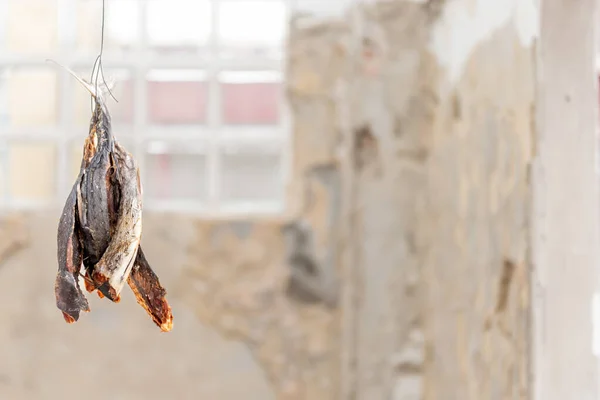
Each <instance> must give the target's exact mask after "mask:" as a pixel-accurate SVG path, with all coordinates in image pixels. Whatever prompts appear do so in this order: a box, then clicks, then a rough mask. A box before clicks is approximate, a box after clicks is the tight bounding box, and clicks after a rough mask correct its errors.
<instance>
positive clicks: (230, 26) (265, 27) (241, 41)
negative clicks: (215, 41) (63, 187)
mask: <svg viewBox="0 0 600 400" xmlns="http://www.w3.org/2000/svg"><path fill="white" fill-rule="evenodd" d="M219 7H220V8H219V18H218V32H219V43H220V45H221V46H223V47H222V50H223V51H224V52H225V53H227V54H229V55H240V53H241V54H244V53H247V52H253V53H257V52H258V53H264V54H271V55H278V56H279V55H280V53H281V48H282V46H283V42H284V38H285V32H286V24H287V17H286V9H285V4H284V3H283V1H274V0H249V1H227V2H221V3H220V4H219Z"/></svg>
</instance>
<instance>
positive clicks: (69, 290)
mask: <svg viewBox="0 0 600 400" xmlns="http://www.w3.org/2000/svg"><path fill="white" fill-rule="evenodd" d="M80 182H81V174H80V175H79V177H78V178H77V180H76V181H75V184H74V185H73V188H72V190H71V193H70V194H69V196H68V198H67V201H66V202H65V205H64V208H63V212H62V215H61V217H60V221H59V223H58V234H57V256H58V273H57V275H56V280H55V283H54V294H55V296H56V306H57V307H58V309H59V310H61V311H62V313H63V317H64V319H65V321H67V322H68V323H73V322H75V321H77V320H78V319H79V314H80V312H81V311H85V312H89V311H90V307H89V304H88V301H87V299H86V298H85V296H84V294H83V292H82V291H81V288H80V287H79V274H80V270H81V266H82V263H83V249H82V245H81V238H80V234H79V226H78V221H77V188H78V186H79V184H80Z"/></svg>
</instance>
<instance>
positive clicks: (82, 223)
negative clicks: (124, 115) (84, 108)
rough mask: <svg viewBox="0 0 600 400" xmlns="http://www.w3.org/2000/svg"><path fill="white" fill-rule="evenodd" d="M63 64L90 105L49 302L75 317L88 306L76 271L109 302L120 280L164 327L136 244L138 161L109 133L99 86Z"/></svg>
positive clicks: (158, 295) (159, 290)
mask: <svg viewBox="0 0 600 400" xmlns="http://www.w3.org/2000/svg"><path fill="white" fill-rule="evenodd" d="M64 68H65V69H66V70H67V71H68V72H69V73H70V74H71V75H73V77H75V79H77V81H79V82H80V83H81V84H82V85H83V86H84V87H85V88H86V89H87V91H88V92H90V94H91V95H92V98H93V99H94V103H95V106H94V111H93V114H92V118H91V121H90V131H89V135H88V137H87V138H86V140H85V144H84V147H83V160H82V162H81V168H80V171H79V175H78V176H77V179H76V180H75V184H74V185H73V188H72V189H71V193H70V194H69V197H68V198H67V201H66V203H65V206H64V209H63V212H62V215H61V217H60V222H59V225H58V235H57V242H58V273H57V276H56V281H55V285H54V290H55V295H56V305H57V307H58V308H59V309H60V310H61V311H62V313H63V316H64V318H65V321H66V322H68V323H74V322H75V321H77V320H78V319H79V314H80V312H81V311H85V312H89V311H90V307H89V304H88V301H87V299H86V297H85V296H84V294H83V292H82V290H81V288H80V285H79V277H80V275H81V276H83V279H84V282H85V288H86V290H87V291H88V292H93V291H94V290H97V291H98V295H99V296H100V297H101V298H102V297H107V298H108V299H110V300H111V301H113V302H115V303H117V302H119V301H120V294H121V290H122V289H123V287H124V286H125V282H127V284H128V285H129V287H130V288H131V290H132V291H133V293H134V294H135V297H136V299H137V302H138V303H139V304H140V305H141V306H142V307H143V308H144V309H145V310H146V312H147V313H148V314H149V315H150V317H151V318H152V320H153V321H154V323H156V325H158V326H159V327H160V329H161V330H162V331H164V332H168V331H170V330H171V328H172V327H173V315H172V313H171V307H170V306H169V304H168V302H167V300H166V298H165V296H166V291H165V289H164V288H163V287H162V286H161V284H160V282H159V280H158V277H157V276H156V274H155V273H154V271H152V269H151V268H150V265H149V264H148V261H147V260H146V257H145V256H144V252H143V251H142V248H141V246H140V239H141V234H142V185H141V182H140V175H139V170H138V167H137V164H136V162H135V160H134V158H133V156H132V155H131V154H129V153H128V152H127V151H126V150H125V149H124V148H123V147H122V146H121V145H120V144H119V143H118V142H117V141H116V140H115V137H114V136H113V134H112V129H111V118H110V114H109V112H108V109H107V106H106V102H105V101H104V95H103V93H102V92H101V91H100V90H98V89H97V87H96V88H95V87H93V86H92V85H90V84H89V83H87V82H85V81H84V80H83V79H81V78H79V77H78V76H77V75H75V73H74V72H73V71H71V70H69V69H68V68H66V67H64ZM82 270H83V273H82Z"/></svg>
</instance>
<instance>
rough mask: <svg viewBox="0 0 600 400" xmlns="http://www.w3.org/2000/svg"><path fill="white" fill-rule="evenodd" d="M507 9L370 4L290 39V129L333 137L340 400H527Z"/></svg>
mask: <svg viewBox="0 0 600 400" xmlns="http://www.w3.org/2000/svg"><path fill="white" fill-rule="evenodd" d="M467 3H468V4H467ZM480 3H481V4H480ZM515 4H516V3H512V4H509V5H507V6H506V7H500V8H501V9H493V7H491V8H492V9H493V10H491V11H490V7H487V6H489V4H487V3H485V4H484V2H461V1H449V2H441V1H430V2H424V3H420V2H419V3H415V2H405V1H388V2H381V3H376V4H372V5H363V6H358V7H356V8H353V9H352V10H351V11H350V12H348V13H347V14H346V15H345V16H343V17H340V18H338V19H335V20H333V19H331V20H327V21H323V20H320V21H316V22H315V21H314V20H312V21H311V20H310V19H308V18H304V19H302V20H301V22H302V24H298V26H299V27H300V28H299V30H300V31H301V32H303V35H300V34H299V33H298V32H297V33H296V36H292V39H296V40H297V41H300V39H301V40H302V41H303V43H305V46H306V49H305V50H304V54H306V55H307V56H303V57H298V60H302V62H301V61H297V62H293V63H292V65H293V68H292V71H296V72H298V71H299V70H301V69H300V68H299V67H298V65H303V66H306V68H307V69H309V70H310V72H311V74H308V73H304V74H302V75H300V78H304V79H300V78H298V77H296V76H295V75H292V76H291V82H296V83H297V87H299V88H301V89H302V91H301V92H300V91H296V92H295V94H296V95H297V97H301V96H300V95H299V94H300V93H301V94H302V97H301V98H302V99H304V100H307V101H306V102H303V103H300V101H299V100H298V99H296V102H297V103H300V105H296V108H295V111H296V112H295V114H294V115H295V117H296V118H297V119H299V118H301V122H300V123H303V124H311V123H312V119H311V117H312V116H313V115H316V117H315V119H316V120H317V121H319V125H318V126H315V127H314V128H313V132H312V135H313V136H315V135H317V133H316V132H319V133H321V132H323V131H320V130H319V128H320V127H322V126H326V127H328V129H327V131H329V130H330V129H333V130H334V131H335V136H333V137H331V136H327V137H321V141H322V142H327V143H329V144H330V146H328V147H325V148H324V149H323V150H324V153H323V154H324V155H323V156H322V157H323V158H326V157H327V156H326V155H328V154H330V153H332V154H333V155H334V157H335V159H336V165H337V167H338V169H339V171H340V176H341V183H342V184H341V186H342V188H341V189H342V193H343V195H342V202H341V208H342V210H341V212H342V218H341V223H340V225H339V226H340V227H341V228H342V231H343V232H342V235H341V236H340V237H339V239H340V241H339V243H338V244H339V247H338V250H339V251H340V260H341V270H340V273H341V277H342V280H343V286H342V297H341V298H342V311H341V313H342V314H341V324H342V325H341V326H342V349H341V354H340V356H341V361H342V368H341V371H342V375H341V381H340V385H341V390H342V394H343V396H342V398H348V399H351V398H356V399H383V398H395V399H403V400H407V399H421V398H425V399H482V398H485V399H504V398H526V397H527V396H528V395H529V384H528V378H529V377H528V373H529V364H528V351H529V350H528V349H529V343H528V335H529V310H530V306H529V269H528V266H529V265H530V264H529V260H528V245H529V237H528V219H529V197H530V191H529V182H528V169H529V164H530V162H531V159H532V144H531V138H532V135H533V127H534V126H533V123H532V122H533V118H534V115H533V104H534V102H533V100H534V99H533V97H534V78H535V75H534V69H533V65H534V63H533V59H534V53H533V51H532V49H531V47H530V42H529V44H528V43H525V42H524V41H523V37H525V36H526V34H527V32H525V33H524V31H523V30H522V28H523V26H522V23H523V20H524V19H525V20H526V16H527V15H528V14H527V12H529V11H528V10H525V11H524V10H523V9H521V8H518V7H517V6H516V5H515ZM492 11H493V12H492ZM526 11H527V12H526ZM494 12H497V13H498V14H494ZM534 12H535V11H534ZM498 15H501V17H499V16H498ZM517 15H519V18H517ZM524 16H525V17H524ZM534 18H535V15H534ZM517 19H518V22H519V24H517V23H516V22H515V21H517ZM440 26H441V28H440ZM517 28H519V29H517ZM440 29H441V30H442V31H443V30H445V31H446V32H445V34H446V35H447V36H448V35H449V36H450V39H442V43H447V44H448V45H447V46H442V47H441V49H440V48H439V47H438V48H436V46H432V45H431V43H432V42H434V39H439V37H438V38H436V37H434V36H435V35H436V33H437V32H436V30H440ZM482 29H483V31H482ZM486 29H487V31H486ZM460 32H463V33H465V32H466V36H464V35H461V33H460ZM316 37H318V39H315V38H316ZM310 38H312V40H313V41H311V39H310ZM444 40H448V42H444ZM453 41H454V42H453ZM316 43H319V46H315V44H316ZM298 48H299V49H301V50H302V49H303V48H302V47H300V46H299V45H298ZM439 50H441V51H444V52H449V53H452V54H450V55H448V54H439V53H437V52H436V51H439ZM457 59H458V60H460V59H463V60H462V61H461V62H458V63H457ZM292 61H295V59H294V58H292ZM448 64H450V65H448ZM294 78H296V80H295V81H294ZM317 110H318V113H317V112H316V111H317ZM327 113H329V114H328V115H329V117H324V115H325V114H327ZM329 127H331V128H329ZM310 134H311V133H307V135H310ZM297 140H298V139H297ZM335 146H339V147H338V148H337V149H336V147H335ZM329 149H331V150H329Z"/></svg>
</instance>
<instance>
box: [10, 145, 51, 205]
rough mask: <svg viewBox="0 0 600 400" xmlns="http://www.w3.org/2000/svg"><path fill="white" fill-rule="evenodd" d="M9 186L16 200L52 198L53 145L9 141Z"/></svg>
mask: <svg viewBox="0 0 600 400" xmlns="http://www.w3.org/2000/svg"><path fill="white" fill-rule="evenodd" d="M9 146H10V147H9V157H8V158H9V164H8V173H9V182H10V183H9V188H10V195H11V197H12V198H13V199H16V200H38V201H42V200H51V199H52V197H53V196H54V194H55V182H56V181H55V174H56V170H57V168H56V148H55V146H54V145H52V144H46V143H16V142H13V143H10V145H9Z"/></svg>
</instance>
